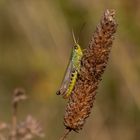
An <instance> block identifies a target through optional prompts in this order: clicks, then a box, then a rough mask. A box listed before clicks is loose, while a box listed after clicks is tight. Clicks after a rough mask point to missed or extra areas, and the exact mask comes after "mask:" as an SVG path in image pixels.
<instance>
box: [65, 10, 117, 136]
mask: <svg viewBox="0 0 140 140" xmlns="http://www.w3.org/2000/svg"><path fill="white" fill-rule="evenodd" d="M114 15H115V11H114V10H106V11H105V12H104V15H103V17H102V19H101V21H100V24H99V25H98V26H97V28H96V30H95V33H94V34H93V36H92V39H91V41H90V43H89V46H88V47H87V48H86V50H85V51H84V55H83V58H82V61H81V69H80V72H79V74H78V79H77V81H76V85H75V87H74V89H73V91H72V94H71V97H70V98H69V101H68V103H67V106H66V111H65V116H64V125H65V127H66V129H68V131H71V130H74V131H79V130H81V129H82V128H83V125H84V123H85V120H86V118H87V117H89V114H90V112H91V108H92V106H93V102H94V99H95V95H96V90H97V88H98V85H99V82H100V81H101V76H102V74H103V73H104V70H105V68H106V66H107V62H108V58H109V53H110V49H111V47H112V42H113V40H114V33H115V32H116V28H117V23H116V21H115V19H114ZM68 131H67V132H68ZM67 132H66V134H67Z"/></svg>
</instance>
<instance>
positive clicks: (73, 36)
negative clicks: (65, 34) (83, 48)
mask: <svg viewBox="0 0 140 140" xmlns="http://www.w3.org/2000/svg"><path fill="white" fill-rule="evenodd" d="M72 38H73V41H74V43H75V44H77V41H76V39H75V35H74V32H73V29H72Z"/></svg>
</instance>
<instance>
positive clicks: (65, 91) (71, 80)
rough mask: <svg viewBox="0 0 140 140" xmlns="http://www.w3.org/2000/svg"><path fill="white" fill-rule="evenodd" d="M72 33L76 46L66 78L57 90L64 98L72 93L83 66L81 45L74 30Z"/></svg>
mask: <svg viewBox="0 0 140 140" xmlns="http://www.w3.org/2000/svg"><path fill="white" fill-rule="evenodd" d="M72 35H73V40H74V46H73V50H72V55H71V59H70V61H69V64H68V67H67V69H66V72H65V76H64V79H63V81H62V83H61V87H60V89H59V90H58V91H57V92H56V94H57V95H62V96H63V98H65V99H66V98H68V97H69V96H70V95H71V92H72V90H73V88H74V86H75V83H76V80H77V75H78V72H79V71H80V67H81V58H82V56H83V52H82V50H81V47H80V45H79V44H78V43H77V41H76V39H75V36H74V33H73V32H72Z"/></svg>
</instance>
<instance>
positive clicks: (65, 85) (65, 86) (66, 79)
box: [56, 61, 73, 95]
mask: <svg viewBox="0 0 140 140" xmlns="http://www.w3.org/2000/svg"><path fill="white" fill-rule="evenodd" d="M72 69H73V65H72V61H70V62H69V65H68V67H67V69H66V72H65V75H64V78H63V81H62V83H61V86H60V89H59V90H58V91H57V92H56V94H57V95H64V94H65V93H66V91H67V89H68V88H69V84H70V80H71V73H72Z"/></svg>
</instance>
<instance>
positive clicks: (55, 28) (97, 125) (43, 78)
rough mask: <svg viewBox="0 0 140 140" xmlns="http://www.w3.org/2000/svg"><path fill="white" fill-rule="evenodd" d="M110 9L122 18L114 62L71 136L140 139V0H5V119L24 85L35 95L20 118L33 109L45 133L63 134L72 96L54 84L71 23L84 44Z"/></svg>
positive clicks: (0, 59) (1, 38)
mask: <svg viewBox="0 0 140 140" xmlns="http://www.w3.org/2000/svg"><path fill="white" fill-rule="evenodd" d="M105 9H115V10H116V19H117V22H118V24H119V26H118V30H117V34H116V39H115V41H114V44H113V48H112V52H111V54H110V60H109V64H108V67H107V69H106V71H105V74H104V75H103V80H102V82H101V83H100V87H99V89H98V94H97V96H96V101H95V103H94V108H93V110H92V113H91V115H90V117H89V118H88V119H87V122H86V124H85V126H84V128H83V130H82V131H81V132H80V133H79V134H76V133H74V132H73V133H72V134H71V135H70V136H69V138H68V139H71V140H86V139H88V140H139V139H140V93H139V92H140V22H139V19H140V1H139V0H123V1H122V0H114V1H111V0H108V1H104V0H76V1H75V0H0V121H6V122H9V123H10V121H11V113H12V112H11V98H12V92H13V90H14V89H15V88H16V87H23V88H25V90H26V92H27V95H28V96H29V99H28V100H27V101H25V102H23V103H21V104H20V109H19V114H18V117H19V120H22V119H24V118H25V116H26V115H27V114H32V115H33V116H34V117H36V118H38V119H39V120H40V121H41V122H42V125H43V127H44V132H45V135H46V137H45V138H44V139H45V140H56V139H57V140H58V139H59V137H60V136H61V135H62V134H63V131H64V126H63V115H64V110H65V105H66V102H67V101H65V100H63V99H62V98H61V97H59V96H56V94H55V92H56V91H57V89H58V88H59V85H60V83H61V80H62V78H63V74H64V71H65V68H66V66H67V63H68V61H69V56H70V51H71V48H72V45H73V40H72V35H71V30H72V29H73V30H74V32H75V34H76V38H78V37H79V42H80V45H81V46H82V47H83V48H85V47H86V46H88V42H89V41H90V37H91V36H92V34H93V32H94V30H95V27H96V25H97V24H98V23H99V20H100V18H101V16H102V14H103V12H104V10H105ZM84 23H86V24H85V26H84V28H83V29H82V31H81V32H80V30H81V27H82V25H83V24H84ZM37 140H39V139H38V138H37Z"/></svg>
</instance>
